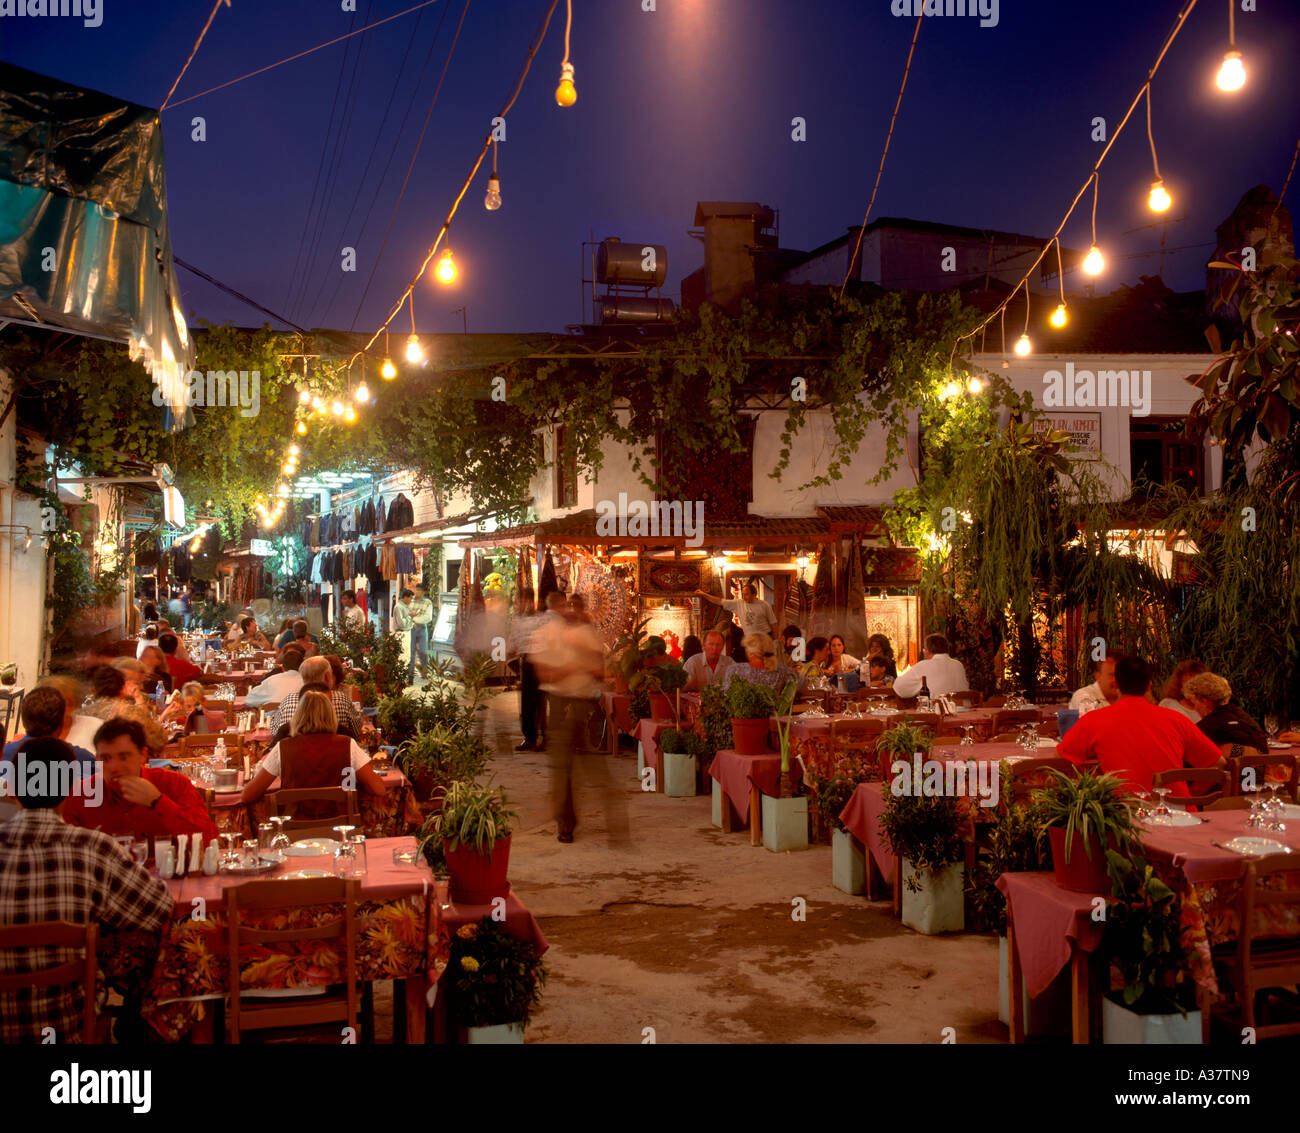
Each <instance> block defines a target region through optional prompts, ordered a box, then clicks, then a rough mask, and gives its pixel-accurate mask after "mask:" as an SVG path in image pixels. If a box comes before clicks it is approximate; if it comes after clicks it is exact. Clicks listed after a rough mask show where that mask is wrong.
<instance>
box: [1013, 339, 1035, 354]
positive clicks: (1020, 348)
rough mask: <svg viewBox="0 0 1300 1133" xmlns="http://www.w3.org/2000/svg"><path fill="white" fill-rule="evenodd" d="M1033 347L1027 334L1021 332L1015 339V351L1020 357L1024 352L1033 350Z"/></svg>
mask: <svg viewBox="0 0 1300 1133" xmlns="http://www.w3.org/2000/svg"><path fill="white" fill-rule="evenodd" d="M1033 348H1034V344H1033V343H1032V342H1030V341H1029V335H1027V334H1022V335H1021V336H1020V337H1019V338H1018V339H1016V347H1015V350H1016V353H1017V354H1019V355H1020V357H1022V358H1023V357H1024V356H1025V355H1026V354H1028V353H1029V352H1030V351H1031V350H1033Z"/></svg>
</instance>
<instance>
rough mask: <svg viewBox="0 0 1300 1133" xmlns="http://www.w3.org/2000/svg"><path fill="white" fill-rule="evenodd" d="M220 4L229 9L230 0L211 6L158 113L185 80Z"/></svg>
mask: <svg viewBox="0 0 1300 1133" xmlns="http://www.w3.org/2000/svg"><path fill="white" fill-rule="evenodd" d="M222 4H225V6H226V7H227V8H229V7H230V0H217V2H216V3H215V4H213V5H212V11H211V13H210V14H209V15H208V22H207V23H206V24H204V25H203V30H202V31H201V32H199V38H198V39H196V40H195V41H194V46H193V47H192V48H191V49H190V55H189V58H188V59H186V60H185V66H184V67H182V68H181V73H180V74H179V75H177V76H176V81H175V82H174V83H172V86H171V90H169V91H168V92H167V97H166V98H164V99H163V100H162V105H161V106H160V107H159V108H158V110H159V113H161V112H162V111H164V110H166V109H167V103H168V100H169V99H170V98H171V96H172V95H174V94H175V93H176V88H177V87H178V86H180V85H181V79H183V78H185V72H186V71H188V70H189V69H190V64H191V63H193V62H194V56H196V55H197V54H198V53H199V44H201V43H202V42H203V37H204V36H206V35H207V34H208V28H210V27H211V26H212V21H213V20H215V19H216V18H217V9H218V8H220V7H221V5H222Z"/></svg>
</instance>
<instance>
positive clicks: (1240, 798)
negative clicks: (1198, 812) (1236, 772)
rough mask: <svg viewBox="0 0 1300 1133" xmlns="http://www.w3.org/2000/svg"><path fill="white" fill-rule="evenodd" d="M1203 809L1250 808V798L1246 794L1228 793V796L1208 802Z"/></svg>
mask: <svg viewBox="0 0 1300 1133" xmlns="http://www.w3.org/2000/svg"><path fill="white" fill-rule="evenodd" d="M1201 809H1202V810H1249V809H1250V799H1248V798H1246V796H1245V795H1228V796H1227V798H1222V799H1218V800H1217V801H1215V802H1212V803H1206V804H1205V805H1204V806H1203V807H1201Z"/></svg>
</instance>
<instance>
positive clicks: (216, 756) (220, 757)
mask: <svg viewBox="0 0 1300 1133" xmlns="http://www.w3.org/2000/svg"><path fill="white" fill-rule="evenodd" d="M212 760H213V763H214V765H215V766H216V767H218V768H223V767H225V766H226V741H225V740H217V746H216V747H214V748H213V749H212Z"/></svg>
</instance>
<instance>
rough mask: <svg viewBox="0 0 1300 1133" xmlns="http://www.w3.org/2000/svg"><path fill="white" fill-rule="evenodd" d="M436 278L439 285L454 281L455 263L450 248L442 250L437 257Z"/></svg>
mask: <svg viewBox="0 0 1300 1133" xmlns="http://www.w3.org/2000/svg"><path fill="white" fill-rule="evenodd" d="M437 276H438V282H439V283H452V282H454V281H455V279H456V261H455V260H454V259H452V256H451V249H450V248H444V249H443V250H442V255H441V256H439V257H438V268H437Z"/></svg>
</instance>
